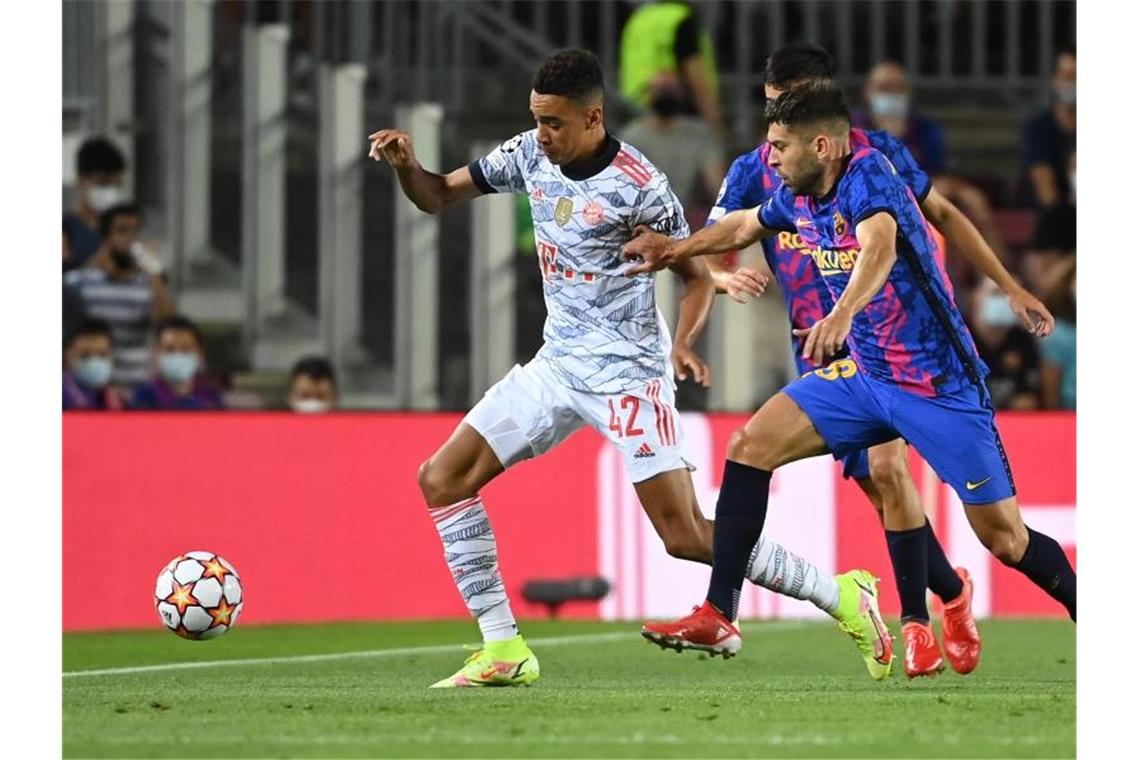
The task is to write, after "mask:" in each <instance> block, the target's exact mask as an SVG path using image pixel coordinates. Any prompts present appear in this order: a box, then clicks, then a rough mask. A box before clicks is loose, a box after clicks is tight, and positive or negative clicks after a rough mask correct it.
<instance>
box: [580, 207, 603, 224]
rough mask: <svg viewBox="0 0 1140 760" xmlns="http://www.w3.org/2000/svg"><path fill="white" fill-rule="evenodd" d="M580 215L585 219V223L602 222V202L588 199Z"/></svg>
mask: <svg viewBox="0 0 1140 760" xmlns="http://www.w3.org/2000/svg"><path fill="white" fill-rule="evenodd" d="M582 216H583V217H584V218H585V219H586V224H590V225H597V224H601V223H602V219H604V218H605V212H604V211H603V210H602V204H600V203H598V202H597V201H590V202H589V203H587V204H586V208H585V209H583V211H582Z"/></svg>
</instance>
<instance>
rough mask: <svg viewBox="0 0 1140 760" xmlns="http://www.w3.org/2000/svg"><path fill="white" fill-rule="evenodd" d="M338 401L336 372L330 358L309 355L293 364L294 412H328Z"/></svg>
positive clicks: (291, 394)
mask: <svg viewBox="0 0 1140 760" xmlns="http://www.w3.org/2000/svg"><path fill="white" fill-rule="evenodd" d="M336 403H337V388H336V373H335V372H334V371H333V368H332V365H331V364H329V362H328V360H327V359H325V358H323V357H320V356H307V357H305V358H304V359H301V360H300V361H298V362H297V363H296V364H295V365H293V372H292V373H291V374H290V378H289V408H290V409H292V410H293V411H294V412H327V411H329V410H330V409H332V408H334V407H335V406H336Z"/></svg>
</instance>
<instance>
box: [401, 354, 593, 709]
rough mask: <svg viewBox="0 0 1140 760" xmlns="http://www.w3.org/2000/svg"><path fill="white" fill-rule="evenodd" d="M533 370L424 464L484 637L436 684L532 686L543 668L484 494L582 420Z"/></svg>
mask: <svg viewBox="0 0 1140 760" xmlns="http://www.w3.org/2000/svg"><path fill="white" fill-rule="evenodd" d="M528 369H530V366H529V365H528V367H527V368H519V367H516V368H515V369H513V370H512V371H511V373H510V374H509V375H507V377H506V378H504V379H503V380H501V381H500V382H499V383H497V384H496V385H495V386H494V387H492V388H491V390H489V391H488V392H487V394H486V395H485V396H484V397H483V399H482V400H481V401H480V402H479V403H478V404H477V405H476V406H475V408H474V409H472V410H471V412H469V413H468V415H467V416H466V417H465V418H464V420H463V422H461V423H460V424H459V426H458V427H457V428H456V429H455V431H454V432H453V433H452V435H451V437H450V438H449V439H448V440H447V442H446V443H444V445H443V446H442V447H441V448H440V449H439V450H438V451H437V452H436V453H435V454H433V455H432V456H431V457H430V458H429V459H428V460H427V461H426V462H424V463H423V465H421V467H420V472H419V482H420V490H421V491H422V493H423V495H424V499H425V501H426V502H427V505H428V510H429V513H430V514H431V517H432V521H433V522H434V524H435V528H436V530H437V532H438V533H439V537H440V541H441V543H442V544H443V549H444V559H445V560H446V562H447V565H448V568H449V569H450V570H451V575H452V577H453V578H454V579H455V584H456V587H457V588H458V589H459V593H460V594H461V595H462V597H463V601H464V602H465V603H466V605H467V609H468V611H469V612H470V613H471V615H472V617H474V618H475V619H476V621H477V622H478V624H479V629H480V632H481V633H482V635H483V642H484V643H483V648H482V649H481V650H480V651H478V652H477V653H476V654H474V655H472V656H471V657H470V658H469V659H468V661H467V663H465V664H464V666H463V667H462V668H460V669H459V671H457V672H456V673H455V674H453V675H452V676H450V677H448V678H445V679H443V680H442V681H439V682H438V683H436V684H435V685H434V686H435V687H439V688H449V687H462V686H501V685H508V686H513V685H525V684H529V683H531V682H533V681H534V680H535V679H537V678H538V675H539V669H538V660H537V658H535V656H534V653H533V652H531V651H530V648H529V647H527V645H526V642H525V641H524V640H523V638H522V636H521V635H520V634H519V632H518V627H517V625H516V623H515V618H514V615H513V614H512V612H511V607H510V601H509V599H508V598H507V593H506V587H505V586H504V584H503V579H502V576H501V574H500V572H499V555H498V547H497V545H496V542H495V536H494V533H493V532H492V529H491V520H490V517H489V516H488V515H487V510H486V508H485V507H484V505H483V500H482V497H481V496H480V495H479V491H480V489H482V488H483V486H485V485H486V484H487V483H489V482H490V481H491V480H492V479H493V478H495V477H496V476H498V475H499V474H500V473H502V472H503V471H504V470H505V469H507V468H508V467H510V466H511V465H513V464H515V463H516V462H520V461H522V460H524V459H529V458H530V457H533V456H536V455H538V454H541V453H543V452H544V451H546V450H548V449H549V448H550V447H552V446H554V445H555V444H557V443H558V442H559V441H561V440H562V439H564V438H565V437H566V436H568V435H569V434H570V433H571V432H573V430H574V429H576V428H577V427H578V426H579V425H580V424H581V422H580V420H577V418H576V417H574V416H573V414H572V413H567V410H560V409H559V408H558V405H557V399H556V398H555V397H554V394H553V393H552V392H551V391H550V390H549V389H547V388H544V387H543V385H542V380H541V378H539V377H537V376H536V375H535V373H534V371H533V370H530V371H528Z"/></svg>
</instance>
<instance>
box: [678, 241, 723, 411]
mask: <svg viewBox="0 0 1140 760" xmlns="http://www.w3.org/2000/svg"><path fill="white" fill-rule="evenodd" d="M670 269H672V270H673V271H674V272H676V273H677V274H679V275H680V276H681V280H682V281H683V282H684V284H685V289H684V291H683V292H682V293H681V304H680V308H679V309H678V315H677V329H676V330H675V331H674V332H675V334H676V336H677V337H676V339H675V340H674V342H673V355H672V356H671V357H670V358H671V359H672V361H673V372H674V373H675V374H676V375H677V379H678V380H687V379H688V378H689V375H690V374H692V377H693V382H696V383H700V384H701V385H703V386H704V387H706V388H707V387H709V383H710V382H711V381H712V376H711V374H710V372H709V367H708V365H707V364H705V362H704V361H703V360H702V359H701V357H700V356H698V355H697V353H696V351H694V350H693V346H694V345H695V344H696V342H697V338H699V337H700V335H701V331H702V330H704V328H705V322H707V321H708V317H709V311H710V310H711V309H712V304H713V299H714V298H715V297H716V286H715V285H714V284H713V280H712V276H711V275H710V273H709V269H708V267H707V266H705V263H704V262H703V261H699V260H694V259H685V260H684V261H680V262H678V263H676V264H674V265H673V266H671V267H670Z"/></svg>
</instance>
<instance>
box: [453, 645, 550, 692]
mask: <svg viewBox="0 0 1140 760" xmlns="http://www.w3.org/2000/svg"><path fill="white" fill-rule="evenodd" d="M537 680H538V658H537V657H535V656H534V652H532V651H530V647H528V646H527V645H526V642H525V641H524V640H523V637H522V635H521V634H520V635H518V636H515V637H514V638H513V639H507V640H506V641H488V642H486V643H484V644H483V648H482V649H480V650H479V651H477V652H475V653H474V654H472V655H471V656H470V657H468V658H467V661H466V662H464V663H463V667H462V668H460V669H459V670H457V671H456V672H455V674H454V675H451V676H448V677H447V678H445V679H443V680H442V681H437V682H436V683H433V684H432V685H431V688H433V689H459V688H466V687H473V686H530V685H531V684H532V683H534V682H535V681H537Z"/></svg>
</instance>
